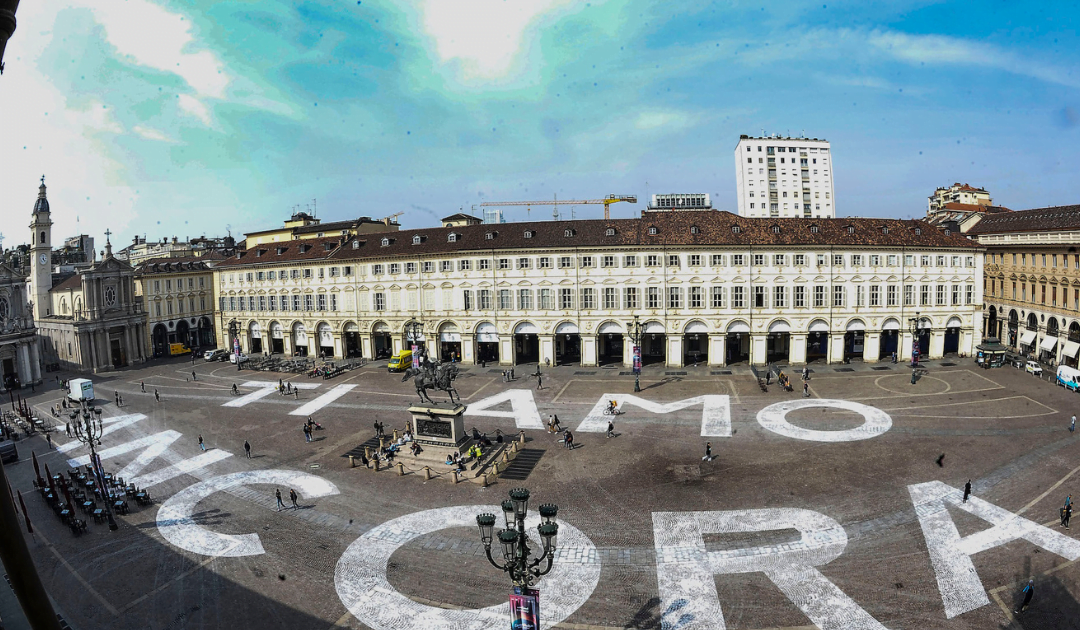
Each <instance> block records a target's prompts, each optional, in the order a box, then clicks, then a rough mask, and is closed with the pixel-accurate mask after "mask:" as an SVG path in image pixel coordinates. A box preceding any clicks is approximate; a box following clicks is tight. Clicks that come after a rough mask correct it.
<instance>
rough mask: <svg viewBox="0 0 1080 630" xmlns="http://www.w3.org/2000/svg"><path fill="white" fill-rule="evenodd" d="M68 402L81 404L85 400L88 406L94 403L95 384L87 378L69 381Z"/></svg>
mask: <svg viewBox="0 0 1080 630" xmlns="http://www.w3.org/2000/svg"><path fill="white" fill-rule="evenodd" d="M67 397H68V400H72V401H75V402H79V401H80V400H85V401H86V404H88V405H89V404H93V402H94V384H93V383H92V382H91V381H90V379H87V378H73V379H71V380H70V381H68V396H67Z"/></svg>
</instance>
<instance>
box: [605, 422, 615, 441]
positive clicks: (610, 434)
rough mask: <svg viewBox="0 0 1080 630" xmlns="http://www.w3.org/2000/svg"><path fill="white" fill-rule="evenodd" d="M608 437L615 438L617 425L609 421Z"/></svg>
mask: <svg viewBox="0 0 1080 630" xmlns="http://www.w3.org/2000/svg"><path fill="white" fill-rule="evenodd" d="M607 436H608V437H609V438H613V437H615V423H613V422H612V421H611V420H608V421H607Z"/></svg>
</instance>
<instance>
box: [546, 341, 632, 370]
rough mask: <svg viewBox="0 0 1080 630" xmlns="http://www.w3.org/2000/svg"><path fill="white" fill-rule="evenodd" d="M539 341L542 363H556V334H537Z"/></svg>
mask: <svg viewBox="0 0 1080 630" xmlns="http://www.w3.org/2000/svg"><path fill="white" fill-rule="evenodd" d="M537 343H539V344H540V363H541V364H543V365H555V335H537ZM632 360H633V359H631V361H632Z"/></svg>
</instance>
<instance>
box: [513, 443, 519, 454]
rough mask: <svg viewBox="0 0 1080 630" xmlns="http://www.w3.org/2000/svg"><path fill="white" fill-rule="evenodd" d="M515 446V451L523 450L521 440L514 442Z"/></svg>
mask: <svg viewBox="0 0 1080 630" xmlns="http://www.w3.org/2000/svg"><path fill="white" fill-rule="evenodd" d="M513 448H514V452H515V453H516V452H518V451H520V450H521V442H514V445H513Z"/></svg>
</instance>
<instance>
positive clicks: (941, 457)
mask: <svg viewBox="0 0 1080 630" xmlns="http://www.w3.org/2000/svg"><path fill="white" fill-rule="evenodd" d="M937 465H938V468H944V467H945V453H942V454H941V455H938V458H937Z"/></svg>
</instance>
